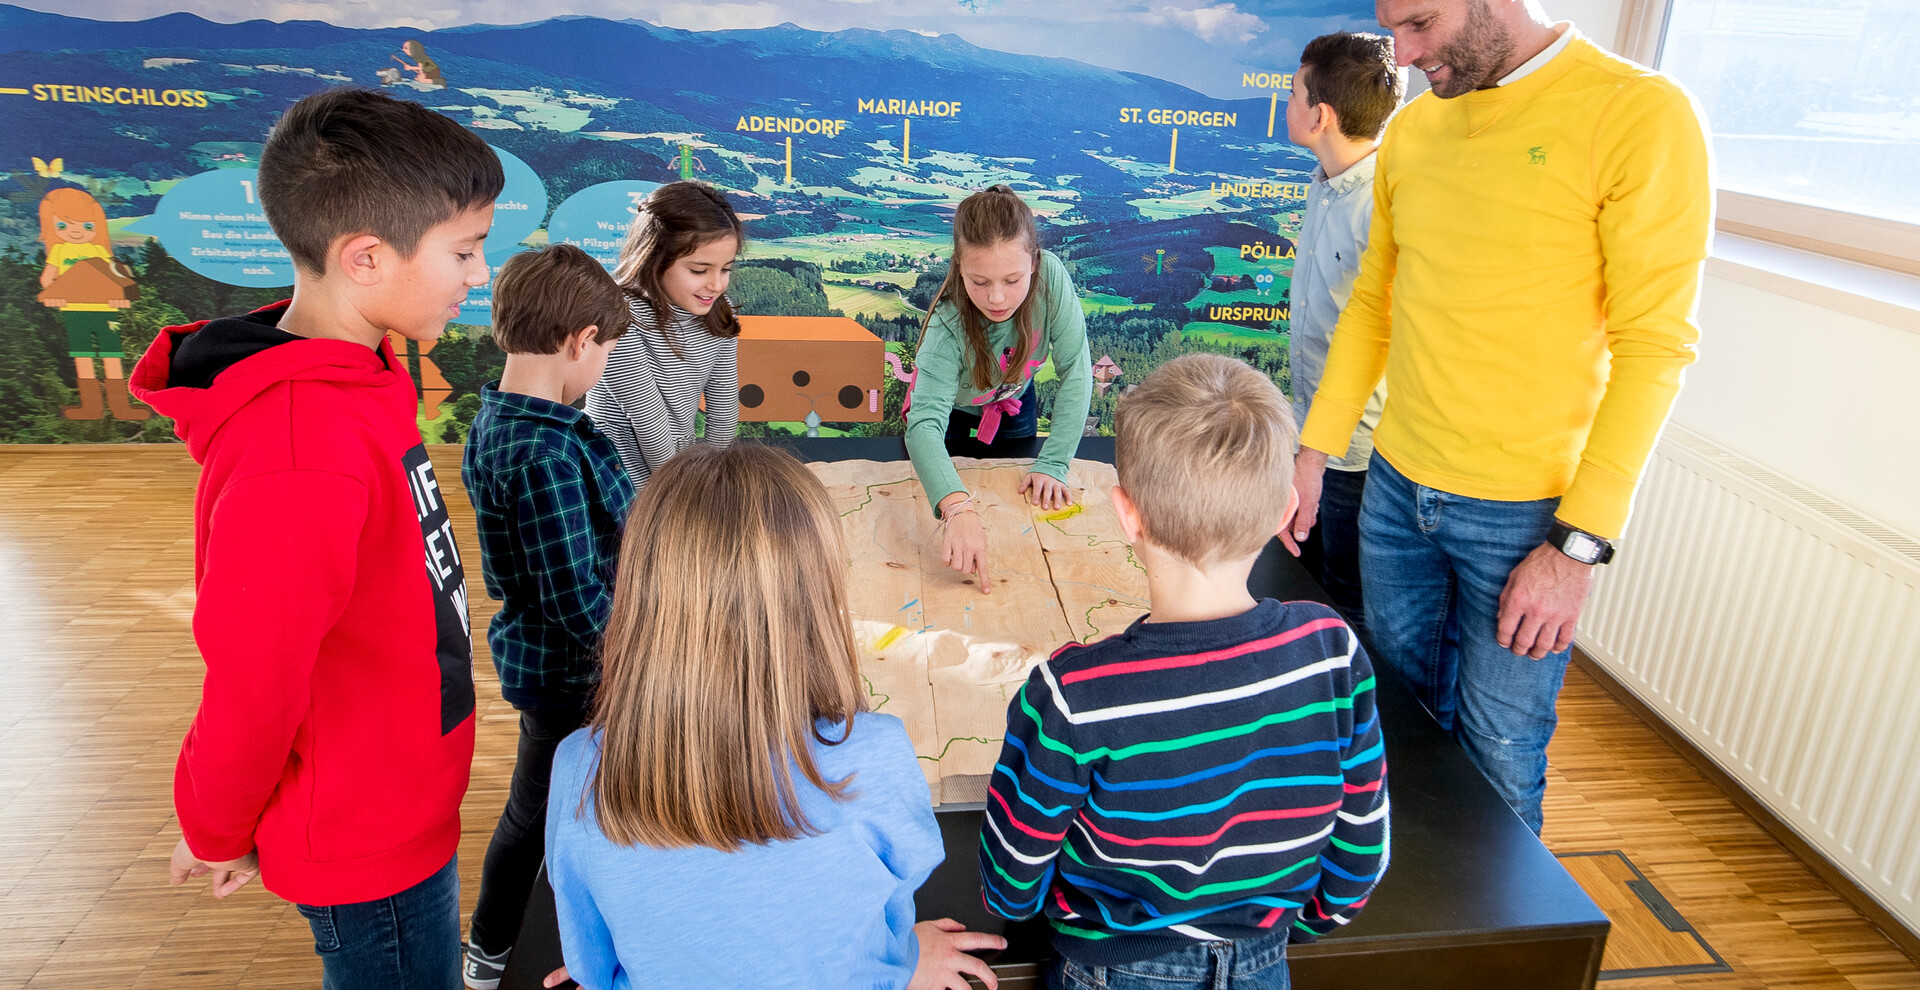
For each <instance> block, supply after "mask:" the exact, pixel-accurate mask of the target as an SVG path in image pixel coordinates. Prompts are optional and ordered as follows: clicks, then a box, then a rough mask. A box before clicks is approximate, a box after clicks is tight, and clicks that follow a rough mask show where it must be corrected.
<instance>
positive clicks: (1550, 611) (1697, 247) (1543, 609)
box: [1287, 0, 1713, 832]
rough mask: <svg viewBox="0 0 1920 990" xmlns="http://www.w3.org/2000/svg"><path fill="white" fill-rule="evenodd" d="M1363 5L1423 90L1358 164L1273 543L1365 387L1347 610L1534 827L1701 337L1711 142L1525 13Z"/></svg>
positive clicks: (1614, 64)
mask: <svg viewBox="0 0 1920 990" xmlns="http://www.w3.org/2000/svg"><path fill="white" fill-rule="evenodd" d="M1375 9H1376V12H1377V14H1378V16H1379V19H1380V23H1381V25H1382V26H1383V27H1386V28H1387V29H1389V30H1390V31H1392V32H1393V36H1394V46H1395V55H1396V58H1397V59H1398V61H1399V63H1400V64H1401V65H1412V66H1414V67H1415V68H1418V69H1420V70H1421V71H1423V72H1425V73H1426V74H1427V79H1428V81H1429V82H1430V83H1431V84H1432V87H1433V92H1432V93H1430V94H1427V95H1423V96H1421V97H1419V98H1418V99H1415V100H1414V101H1412V102H1411V103H1409V104H1408V105H1407V106H1406V108H1405V109H1403V110H1402V111H1401V112H1400V114H1399V115H1398V116H1397V117H1395V118H1394V120H1393V122H1392V123H1391V124H1390V125H1389V126H1388V128H1387V133H1386V137H1385V139H1384V142H1383V143H1382V145H1381V147H1380V150H1379V152H1378V159H1377V160H1378V165H1377V169H1376V173H1375V179H1374V185H1373V195H1374V213H1373V226H1372V229H1371V231H1370V233H1369V246H1368V249H1367V253H1366V255H1365V257H1364V259H1363V261H1362V263H1361V270H1360V276H1359V279H1358V281H1357V282H1356V283H1355V285H1354V288H1353V296H1352V299H1351V301H1350V302H1349V303H1348V305H1347V308H1346V310H1345V311H1344V312H1343V313H1342V314H1341V317H1340V322H1339V325H1338V328H1337V330H1336V331H1335V333H1334V335H1333V346H1332V350H1331V352H1330V354H1329V355H1328V358H1327V367H1326V371H1325V374H1324V375H1323V377H1322V378H1321V382H1320V388H1319V391H1318V392H1317V393H1316V394H1315V396H1314V400H1313V407H1312V412H1311V414H1310V415H1309V416H1308V417H1307V422H1306V424H1305V425H1304V427H1303V429H1302V432H1301V443H1302V447H1301V450H1300V455H1299V458H1298V464H1297V465H1296V467H1297V474H1296V480H1295V484H1296V486H1297V487H1298V488H1299V491H1300V500H1301V508H1300V512H1299V515H1298V516H1297V517H1296V518H1295V519H1294V521H1293V522H1292V523H1291V525H1290V526H1289V527H1287V529H1288V531H1289V533H1288V534H1287V535H1291V536H1293V537H1294V538H1295V539H1304V538H1305V536H1306V534H1307V532H1308V531H1309V530H1310V529H1311V528H1312V526H1313V522H1314V515H1315V511H1316V506H1317V503H1318V500H1319V494H1320V481H1321V477H1322V472H1323V471H1324V469H1325V465H1326V459H1327V457H1328V456H1329V455H1333V456H1339V455H1341V454H1344V453H1345V452H1346V448H1347V440H1348V437H1350V436H1351V435H1352V434H1353V428H1354V425H1355V424H1356V423H1358V422H1359V420H1360V416H1361V413H1362V411H1363V410H1364V408H1365V406H1366V401H1367V397H1368V396H1369V395H1370V394H1371V393H1372V392H1373V389H1374V386H1375V385H1376V384H1377V383H1378V382H1379V381H1380V380H1381V377H1382V375H1384V376H1385V377H1386V378H1387V379H1388V384H1389V386H1390V387H1389V398H1388V400H1387V405H1386V410H1385V412H1384V414H1383V416H1382V418H1381V420H1380V425H1379V428H1378V429H1377V431H1376V432H1375V434H1374V443H1375V454H1374V458H1373V460H1372V462H1371V466H1370V471H1369V476H1368V477H1369V480H1368V482H1367V489H1366V495H1365V498H1364V500H1363V503H1362V507H1361V512H1360V539H1361V579H1362V582H1363V584H1364V585H1365V587H1366V589H1367V602H1366V615H1367V625H1368V626H1369V627H1370V629H1371V631H1372V635H1373V638H1374V641H1375V644H1376V645H1377V647H1378V649H1377V653H1378V655H1379V656H1380V657H1382V658H1384V660H1385V662H1386V663H1387V664H1389V665H1391V666H1392V667H1394V668H1395V670H1396V671H1397V672H1398V673H1400V675H1401V676H1402V677H1403V678H1405V679H1406V680H1408V681H1409V682H1410V684H1411V685H1412V686H1413V688H1414V689H1415V691H1416V693H1418V694H1419V695H1420V697H1421V700H1422V701H1423V702H1425V703H1426V705H1427V707H1428V708H1429V709H1431V710H1432V711H1433V713H1434V714H1435V715H1436V716H1437V717H1438V718H1439V719H1440V720H1441V722H1442V724H1443V725H1446V726H1447V727H1448V728H1450V729H1451V730H1452V731H1453V733H1454V735H1455V736H1456V738H1458V739H1459V740H1460V743H1461V745H1462V746H1463V747H1465V749H1466V750H1467V752H1468V754H1469V755H1470V756H1471V757H1472V758H1473V759H1474V762H1475V763H1476V764H1477V765H1478V766H1479V767H1480V769H1481V771H1482V772H1484V773H1485V774H1486V775H1487V777H1488V779H1489V780H1491V781H1492V782H1493V784H1494V786H1495V787H1496V788H1497V789H1498V790H1499V791H1500V792H1501V794H1502V796H1503V797H1505V798H1506V799H1507V802H1508V803H1509V804H1511V805H1512V806H1513V808H1514V810H1515V811H1517V812H1519V814H1520V816H1521V818H1522V819H1523V820H1525V821H1526V822H1527V824H1528V825H1529V826H1531V827H1532V828H1533V829H1534V830H1535V831H1536V832H1537V831H1539V829H1540V827H1541V814H1540V800H1541V796H1542V795H1543V794H1544V793H1545V791H1546V767H1547V758H1546V746H1547V741H1548V739H1549V738H1550V737H1551V736H1552V735H1553V729H1554V726H1555V713H1554V704H1555V700H1556V698H1557V696H1558V694H1559V691H1560V683H1561V678H1562V676H1563V675H1564V673H1565V671H1566V664H1567V658H1568V647H1569V646H1570V645H1571V644H1572V641H1573V630H1574V623H1575V622H1576V621H1577V620H1578V619H1579V616H1580V609H1581V607H1582V605H1583V604H1584V603H1585V601H1586V596H1587V590H1588V588H1589V587H1590V586H1591V584H1592V581H1593V568H1594V566H1595V565H1596V564H1598V563H1603V562H1604V561H1605V560H1606V559H1607V558H1608V557H1610V556H1611V554H1612V546H1611V541H1612V540H1614V539H1616V538H1617V537H1618V536H1619V535H1620V532H1621V530H1622V528H1623V527H1624V526H1625V524H1626V520H1627V511H1628V507H1629V505H1630V503H1631V501H1632V497H1633V489H1634V486H1635V484H1636V483H1637V482H1638V480H1639V477H1640V472H1641V469H1642V468H1643V467H1644V465H1645V463H1646V459H1647V455H1648V453H1649V452H1650V451H1651V449H1652V447H1653V443H1654V440H1655V438H1656V437H1657V436H1658V434H1659V432H1660V428H1661V425H1662V423H1663V422H1664V421H1665V419H1666V416H1667V411H1668V409H1669V407H1670V406H1671V405H1672V403H1673V398H1674V395H1675V394H1676V393H1677V392H1678V391H1679V388H1680V378H1681V370H1682V369H1683V368H1684V367H1685V366H1686V365H1687V364H1688V363H1690V362H1691V361H1692V360H1693V357H1694V351H1693V348H1694V344H1695V342H1696V341H1697V340H1698V339H1699V329H1698V327H1697V326H1696V325H1695V323H1694V319H1693V316H1694V306H1695V301H1696V298H1697V296H1698V293H1699V285H1700V270H1701V264H1702V262H1703V261H1704V260H1705V258H1706V254H1707V244H1708V239H1709V234H1710V229H1711V226H1712V215H1713V193H1712V182H1711V179H1710V166H1709V163H1708V155H1707V140H1706V135H1705V133H1704V128H1703V126H1702V124H1701V121H1700V114H1699V110H1698V108H1697V107H1696V106H1695V104H1694V103H1693V100H1692V98H1691V97H1689V96H1688V95H1687V93H1686V92H1685V91H1684V90H1682V89H1681V88H1680V86H1679V85H1678V84H1677V83H1675V82H1674V81H1672V80H1671V79H1668V78H1667V77H1665V76H1662V75H1660V74H1658V73H1656V72H1654V71H1653V70H1650V69H1647V68H1644V67H1642V66H1639V65H1635V64H1634V63H1632V62H1629V61H1626V60H1624V59H1620V58H1617V57H1615V56H1613V55H1610V54H1608V53H1606V52H1604V51H1602V50H1601V49H1599V48H1598V47H1596V46H1595V45H1593V43H1591V42H1589V41H1588V40H1587V39H1586V38H1585V37H1583V36H1581V35H1580V33H1579V32H1578V31H1576V30H1575V29H1574V27H1573V25H1572V24H1569V23H1564V22H1563V23H1559V24H1555V23H1551V22H1549V21H1548V20H1547V19H1546V17H1545V16H1544V15H1543V14H1542V13H1541V11H1540V8H1539V6H1538V5H1537V3H1536V2H1535V0H1377V6H1376V8H1375Z"/></svg>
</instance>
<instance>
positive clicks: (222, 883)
mask: <svg viewBox="0 0 1920 990" xmlns="http://www.w3.org/2000/svg"><path fill="white" fill-rule="evenodd" d="M167 872H168V874H169V877H168V880H167V882H168V883H170V884H172V885H173V886H175V887H178V886H180V885H181V884H183V883H186V882H187V880H188V879H189V878H191V877H201V876H206V875H207V874H208V873H212V874H213V896H215V897H225V896H227V895H228V894H231V893H233V892H234V891H236V890H239V889H240V888H242V887H245V886H246V885H247V881H249V880H252V879H253V878H254V877H257V876H259V875H260V854H259V853H258V852H249V853H247V854H246V855H245V856H242V857H240V858H239V859H229V860H226V861H224V862H219V863H208V862H204V861H202V860H201V859H200V857H198V856H195V855H194V854H193V850H191V849H188V848H187V840H185V839H181V840H180V844H179V845H177V846H174V847H173V861H172V862H171V863H169V864H168V870H167Z"/></svg>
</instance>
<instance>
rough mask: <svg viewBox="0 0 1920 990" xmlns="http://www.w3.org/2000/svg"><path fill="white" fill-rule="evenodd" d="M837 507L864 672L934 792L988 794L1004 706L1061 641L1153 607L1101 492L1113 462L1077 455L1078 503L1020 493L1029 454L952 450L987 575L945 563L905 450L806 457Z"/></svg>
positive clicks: (1109, 483) (954, 796)
mask: <svg viewBox="0 0 1920 990" xmlns="http://www.w3.org/2000/svg"><path fill="white" fill-rule="evenodd" d="M808 467H810V468H811V469H813V471H814V473H815V474H816V475H818V476H819V477H820V480H821V481H822V482H824V483H825V484H826V486H827V491H828V492H829V493H830V494H831V495H832V496H833V498H834V501H835V502H836V503H837V504H838V506H839V509H840V519H841V524H842V526H843V528H844V531H845V533H846V539H847V548H848V551H849V554H850V556H851V559H852V564H851V571H850V573H849V575H848V582H847V585H848V595H849V598H850V602H849V605H850V607H851V609H852V612H853V619H854V622H853V627H854V638H855V640H857V641H858V643H859V646H860V672H861V676H862V679H863V680H864V681H865V682H866V688H867V691H868V693H869V694H870V695H871V700H872V705H873V707H874V709H875V710H877V711H882V712H887V713H888V714H892V715H897V716H899V717H900V719H901V720H902V721H904V722H906V724H907V731H908V733H909V734H910V735H911V736H912V738H913V744H914V749H915V751H916V752H918V753H919V756H920V760H921V765H922V767H923V768H924V769H925V770H926V774H927V783H928V786H930V787H931V788H932V790H933V799H934V801H935V802H936V803H959V802H974V801H981V800H984V799H985V796H986V788H987V778H988V776H989V775H991V774H992V772H993V764H994V761H995V760H996V759H998V758H999V755H1000V741H1001V739H1002V737H1003V736H1004V735H1005V734H1006V718H1007V703H1008V701H1009V700H1011V699H1012V697H1013V696H1014V694H1015V693H1016V692H1017V691H1019V689H1020V685H1021V684H1023V683H1025V682H1026V679H1027V674H1028V672H1029V671H1031V670H1032V669H1033V667H1034V665H1035V664H1037V663H1039V662H1040V661H1042V660H1045V659H1046V658H1047V657H1048V656H1050V655H1051V654H1052V653H1053V651H1055V650H1057V649H1059V648H1060V646H1061V644H1063V643H1067V642H1070V641H1078V642H1083V643H1084V642H1089V641H1091V640H1094V639H1099V638H1101V637H1104V636H1110V635H1112V634H1114V633H1116V632H1119V631H1120V630H1122V629H1125V628H1126V627H1127V625H1128V624H1129V623H1131V622H1133V620H1134V619H1136V618H1138V617H1140V616H1141V615H1144V614H1145V613H1146V611H1147V575H1146V572H1145V571H1143V570H1141V569H1140V565H1139V564H1138V563H1137V562H1136V561H1135V560H1134V557H1133V551H1132V549H1131V548H1129V547H1128V546H1127V542H1126V540H1125V538H1124V537H1122V536H1121V533H1120V524H1119V521H1118V520H1117V519H1116V518H1115V517H1114V514H1113V505H1112V502H1111V501H1109V499H1108V496H1107V493H1108V491H1109V490H1110V489H1112V487H1113V484H1114V471H1113V467H1112V465H1108V464H1101V463H1098V462H1094V461H1075V462H1073V466H1072V468H1071V469H1070V471H1069V473H1068V478H1067V480H1068V484H1069V486H1070V487H1071V488H1073V489H1074V497H1075V499H1076V502H1075V504H1073V505H1071V506H1069V507H1067V508H1065V509H1054V510H1047V509H1041V508H1037V507H1035V506H1031V505H1028V504H1027V501H1026V499H1025V498H1024V497H1022V496H1021V495H1020V494H1019V487H1020V479H1021V478H1022V477H1024V476H1025V475H1026V472H1027V467H1028V462H1027V461H1024V460H974V459H969V458H955V459H954V467H955V468H957V469H959V471H960V478H961V480H962V481H963V482H964V483H965V484H966V486H967V490H968V491H970V492H972V493H973V500H974V504H975V505H976V506H977V507H978V508H979V512H980V518H981V521H982V522H984V523H985V524H986V528H987V550H988V557H989V562H988V572H987V576H988V578H989V579H990V580H991V581H992V582H993V594H991V595H982V594H981V593H980V590H979V588H978V586H977V584H976V583H975V581H974V579H973V577H972V576H971V575H963V574H961V573H959V572H958V571H955V570H953V569H952V568H949V567H947V566H946V565H945V564H943V563H942V562H941V560H940V538H939V523H938V522H937V521H936V520H935V519H934V518H933V512H932V511H931V510H930V509H929V507H928V505H927V499H926V494H925V492H923V491H922V490H921V488H920V482H919V481H918V480H917V479H916V478H915V477H914V473H913V467H912V465H911V464H910V463H908V462H907V461H832V462H822V463H814V464H809V465H808Z"/></svg>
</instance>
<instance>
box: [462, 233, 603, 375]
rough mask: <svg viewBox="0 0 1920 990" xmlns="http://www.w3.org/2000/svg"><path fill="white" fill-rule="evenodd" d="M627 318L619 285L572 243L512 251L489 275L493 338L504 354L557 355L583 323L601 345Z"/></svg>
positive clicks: (596, 262)
mask: <svg viewBox="0 0 1920 990" xmlns="http://www.w3.org/2000/svg"><path fill="white" fill-rule="evenodd" d="M631 319H632V316H631V315H630V314H629V313H628V312H627V300H626V296H624V295H622V294H621V292H620V284H619V283H617V282H615V281H614V280H613V276H611V275H609V274H607V270H606V269H605V268H602V267H600V263H599V262H598V261H595V260H593V256H592V255H590V254H588V253H587V252H585V251H582V250H580V249H579V248H577V247H574V246H573V245H571V244H552V245H549V246H547V247H545V248H543V249H541V250H539V251H525V252H522V253H520V254H516V255H514V256H513V257H511V258H508V259H507V263H506V264H504V265H501V266H500V271H499V273H498V274H496V275H494V277H493V342H494V344H495V345H497V346H498V347H499V348H500V349H501V350H503V351H506V352H507V353H508V354H554V353H557V352H558V351H559V350H560V348H561V346H562V345H564V344H565V343H566V342H567V338H568V337H571V336H573V335H574V334H576V333H579V332H580V331H581V330H583V329H585V328H587V327H599V328H600V330H599V332H598V333H595V334H594V335H593V339H594V340H596V341H598V342H599V343H602V344H604V343H606V342H607V341H609V340H614V339H617V338H618V337H619V336H620V335H621V334H622V333H625V332H626V330H627V324H628V323H629V322H630V321H631Z"/></svg>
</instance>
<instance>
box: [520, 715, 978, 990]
mask: <svg viewBox="0 0 1920 990" xmlns="http://www.w3.org/2000/svg"><path fill="white" fill-rule="evenodd" d="M593 732H594V730H593V729H592V728H586V729H581V730H580V731H578V732H575V733H574V734H573V735H571V736H568V737H567V739H566V741H565V742H562V743H561V744H560V749H559V751H558V752H557V753H555V754H554V758H553V789H552V791H551V794H552V798H551V800H549V801H548V802H547V873H548V876H549V878H550V879H551V880H552V882H553V893H554V898H555V901H556V903H557V906H558V908H559V914H560V944H561V948H562V949H563V950H564V952H565V954H566V962H567V969H568V971H569V973H570V974H571V975H572V977H573V978H574V979H575V980H578V981H579V982H580V985H581V986H582V987H585V988H587V990H614V988H622V990H624V988H627V987H646V988H649V990H680V988H700V990H707V988H712V987H730V988H732V987H739V988H747V987H751V988H776V987H778V988H788V987H791V988H796V990H799V988H806V990H815V988H828V987H845V988H848V990H882V988H900V987H905V986H906V985H907V981H908V980H909V979H910V978H911V977H912V975H913V967H914V964H915V963H916V962H917V961H918V959H919V944H918V942H917V940H916V939H915V937H914V934H913V919H914V907H913V892H914V891H915V890H917V889H919V887H920V884H921V883H923V882H924V881H925V880H926V879H927V877H928V875H930V874H931V873H932V872H933V869H934V867H936V866H939V865H940V861H941V860H942V859H944V858H945V850H944V847H943V846H942V844H941V841H940V826H939V825H938V824H937V823H935V821H934V818H933V802H932V798H931V796H930V794H929V792H928V790H927V782H926V778H925V777H924V776H922V775H921V772H920V765H919V761H918V760H917V759H916V758H915V756H914V753H913V744H912V743H911V742H909V741H908V740H907V730H906V727H905V726H904V725H902V724H901V722H900V720H899V719H897V718H895V717H893V716H891V715H881V714H876V713H871V712H864V713H861V714H859V715H856V716H854V720H853V729H852V731H851V732H850V733H849V734H848V735H847V738H846V741H845V742H843V743H840V744H839V745H834V746H826V745H820V744H818V743H815V744H814V747H813V753H814V760H815V761H816V763H817V765H818V766H819V768H820V774H821V776H822V777H823V778H825V779H827V780H841V779H844V778H846V777H847V776H848V775H850V774H851V775H853V777H854V780H853V784H852V785H851V791H852V793H853V794H854V797H853V798H852V799H851V800H847V801H844V802H841V801H835V800H833V799H832V798H831V797H829V796H828V795H827V794H826V793H825V792H823V791H820V790H818V789H816V788H813V787H811V786H809V785H807V783H806V780H805V778H803V777H801V776H800V775H799V773H798V772H797V771H796V772H795V775H794V776H795V782H796V783H797V784H799V787H800V793H799V799H800V807H801V810H802V811H803V812H804V813H805V815H806V816H807V819H808V820H809V821H811V822H812V823H813V825H814V827H815V828H816V829H818V830H819V833H820V834H818V835H813V836H807V837H803V838H799V839H795V840H792V841H788V842H775V843H770V844H768V845H764V846H757V845H747V846H743V847H741V848H740V849H738V850H736V851H734V852H720V851H719V850H716V849H710V848H707V847H705V846H695V847H691V848H684V849H654V848H651V847H648V846H644V845H636V846H617V845H614V844H613V843H612V842H609V841H608V840H607V837H606V836H605V835H603V834H601V832H600V829H599V826H598V825H597V824H596V823H595V821H594V817H593V813H592V809H591V807H585V808H583V806H582V805H583V802H582V796H583V795H584V794H585V793H586V788H587V783H588V781H590V780H591V779H592V775H593V769H594V767H595V765H596V764H597V763H598V761H599V754H600V745H599V739H598V737H597V736H595V735H594V734H593ZM820 734H821V735H823V736H825V737H826V738H829V739H837V738H839V734H840V726H837V725H834V724H833V723H830V722H824V721H823V722H821V723H820ZM576 812H577V814H576Z"/></svg>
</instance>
